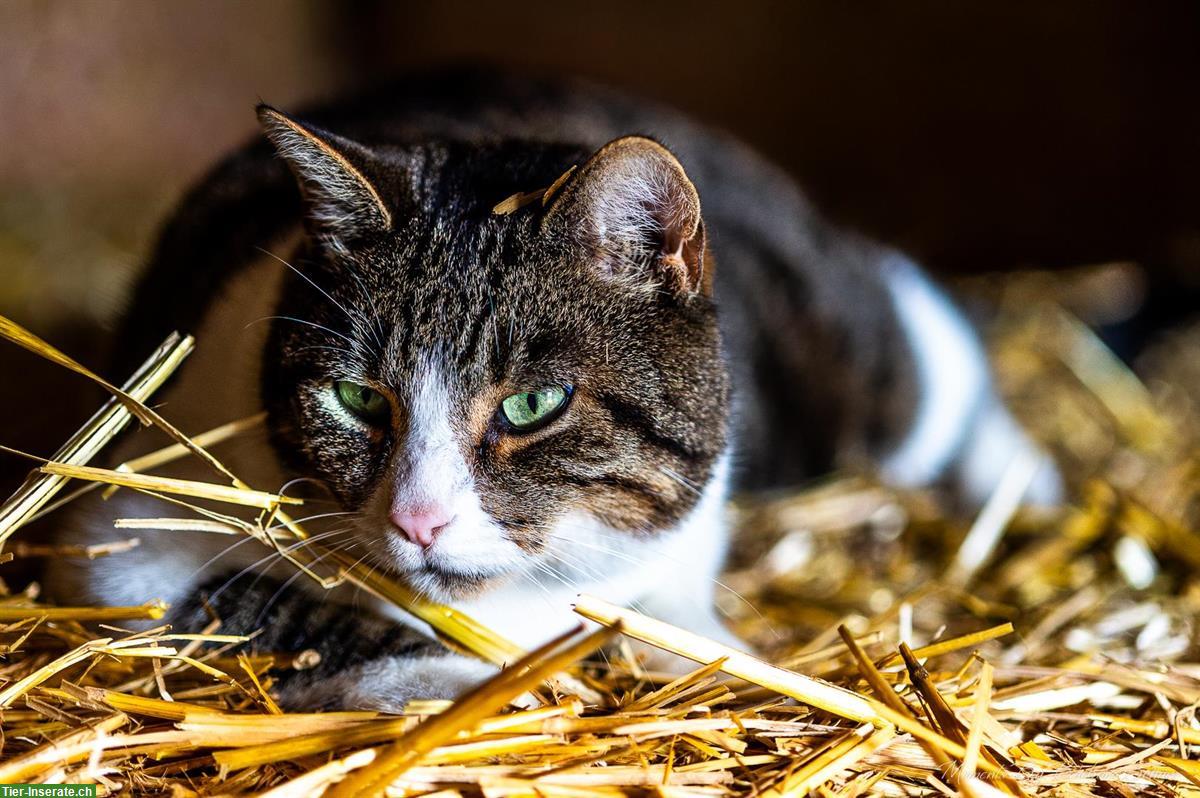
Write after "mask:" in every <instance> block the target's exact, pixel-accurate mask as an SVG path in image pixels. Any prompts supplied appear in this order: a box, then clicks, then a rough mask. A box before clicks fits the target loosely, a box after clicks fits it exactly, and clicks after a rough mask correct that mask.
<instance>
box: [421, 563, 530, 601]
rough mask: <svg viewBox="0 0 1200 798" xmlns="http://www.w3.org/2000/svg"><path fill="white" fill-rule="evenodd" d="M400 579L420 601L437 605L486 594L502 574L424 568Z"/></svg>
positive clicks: (502, 579)
mask: <svg viewBox="0 0 1200 798" xmlns="http://www.w3.org/2000/svg"><path fill="white" fill-rule="evenodd" d="M399 576H400V578H401V579H402V580H403V581H404V582H405V584H407V585H408V586H409V587H410V588H411V589H412V590H413V591H415V592H416V593H417V594H418V595H420V596H421V597H422V598H425V599H427V600H430V601H437V602H454V601H465V600H467V599H472V598H475V597H476V596H479V595H480V594H482V593H486V592H488V591H489V590H490V589H491V588H492V587H494V586H495V585H497V584H499V583H500V582H502V581H504V579H505V577H506V573H505V572H502V571H497V572H493V573H479V572H462V571H453V570H448V569H446V568H440V567H438V566H436V565H425V566H422V567H421V568H417V569H410V570H406V571H403V572H401V573H400V574H399Z"/></svg>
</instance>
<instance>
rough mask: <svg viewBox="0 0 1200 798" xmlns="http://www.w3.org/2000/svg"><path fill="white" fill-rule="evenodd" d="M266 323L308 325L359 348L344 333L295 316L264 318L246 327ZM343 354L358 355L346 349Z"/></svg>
mask: <svg viewBox="0 0 1200 798" xmlns="http://www.w3.org/2000/svg"><path fill="white" fill-rule="evenodd" d="M264 321H293V322H295V323H296V324H306V325H308V326H309V327H314V328H316V329H318V330H321V331H322V332H327V333H329V334H330V335H332V336H334V337H336V338H341V339H342V340H343V341H345V342H346V343H348V344H350V346H352V347H353V346H357V344H356V343H355V341H354V339H353V338H350V337H349V336H346V335H343V334H342V333H340V332H338V331H337V330H331V329H329V328H328V327H326V326H325V325H323V324H317V323H316V322H315V321H309V320H308V319H298V318H296V317H295V316H263V317H262V318H261V319H255V320H254V321H252V322H250V323H249V324H247V325H246V326H247V327H251V326H253V325H255V324H261V323H262V322H264ZM343 352H344V353H345V354H346V355H348V356H350V357H357V355H356V354H355V352H354V350H353V349H346V350H343Z"/></svg>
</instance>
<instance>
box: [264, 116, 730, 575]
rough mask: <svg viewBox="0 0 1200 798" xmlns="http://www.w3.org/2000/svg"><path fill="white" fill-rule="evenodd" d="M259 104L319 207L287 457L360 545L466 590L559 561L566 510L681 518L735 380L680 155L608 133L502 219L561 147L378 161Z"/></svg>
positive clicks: (276, 419)
mask: <svg viewBox="0 0 1200 798" xmlns="http://www.w3.org/2000/svg"><path fill="white" fill-rule="evenodd" d="M263 113H264V122H265V123H266V126H267V130H268V134H269V135H270V136H271V138H272V140H273V141H275V143H276V145H277V146H278V147H279V148H280V150H281V152H282V153H283V154H284V155H285V157H286V158H287V159H288V160H289V163H290V165H291V166H292V167H293V169H294V170H295V171H296V172H297V174H298V175H299V176H300V177H301V179H302V180H303V181H305V182H304V185H305V189H306V195H307V196H308V198H309V201H310V205H311V206H312V208H313V213H314V218H313V220H312V223H311V225H310V230H311V231H312V236H311V238H310V240H309V241H308V243H306V244H305V245H304V246H303V247H302V249H301V252H300V253H299V254H298V256H297V258H296V259H295V260H294V261H293V263H294V265H295V267H296V269H297V270H298V272H299V273H302V274H303V275H304V276H303V277H301V276H298V275H292V276H291V277H290V279H289V282H288V283H287V287H286V289H285V291H284V295H283V297H282V299H281V307H280V309H279V316H280V317H289V318H280V319H278V320H276V321H275V323H274V327H273V330H272V334H271V339H270V343H269V345H268V349H267V352H266V362H265V368H264V397H265V400H266V404H267V407H268V410H269V412H270V417H271V427H272V430H273V434H274V438H275V441H276V443H277V445H278V446H279V448H280V451H281V453H282V454H283V455H284V456H285V457H286V458H287V459H289V460H290V461H291V463H292V464H293V465H294V466H295V467H296V468H297V469H298V470H299V471H300V472H301V473H302V474H303V475H305V476H311V477H315V478H317V479H319V480H320V481H321V482H323V483H324V484H326V485H327V486H328V487H329V488H330V489H331V490H332V491H333V492H334V494H335V495H336V496H337V498H338V499H339V501H340V502H341V503H342V504H343V505H344V507H345V508H346V509H347V510H351V511H354V512H355V513H356V514H357V515H356V517H355V521H354V524H355V526H354V535H355V537H356V538H357V543H358V547H357V549H356V550H355V551H354V552H352V553H353V554H355V556H367V557H368V558H369V559H371V560H373V561H374V562H375V563H377V564H382V565H383V566H384V567H387V568H389V569H390V570H392V571H394V572H395V573H398V574H399V575H401V576H402V577H403V578H404V579H405V580H406V581H407V582H408V583H409V584H410V585H412V586H413V587H415V588H417V589H418V590H421V591H423V592H426V593H427V594H429V595H432V596H435V597H458V596H463V595H466V594H470V593H473V592H475V591H478V590H480V589H483V588H486V587H487V586H488V585H489V584H491V583H493V582H495V581H497V580H501V579H504V578H506V577H508V576H510V575H512V574H513V573H516V572H519V571H522V570H525V569H527V568H529V567H531V565H532V563H533V561H534V560H536V558H538V557H539V556H541V555H542V554H543V553H544V552H545V551H546V550H547V548H548V547H549V546H552V545H559V546H565V547H567V548H570V546H571V532H572V527H571V524H572V520H571V519H578V518H580V517H588V518H590V519H592V520H594V521H597V522H599V523H601V524H603V525H604V526H605V527H607V528H610V529H612V530H615V531H616V532H617V533H628V534H630V535H652V534H655V533H657V532H660V531H662V530H665V529H668V528H670V527H672V526H673V525H675V524H676V523H678V522H679V521H680V520H681V519H683V518H684V517H685V516H686V515H687V514H688V512H689V511H690V510H691V509H692V507H693V506H694V505H695V504H696V502H697V500H698V498H699V496H700V492H701V491H702V489H703V487H704V486H705V485H706V484H707V483H708V481H709V479H710V477H711V475H712V470H713V466H714V463H715V461H716V459H717V458H718V456H719V455H720V453H721V452H722V451H723V449H724V445H725V416H726V409H727V404H728V397H727V394H728V385H727V378H726V373H725V368H724V365H723V363H722V361H721V355H720V342H719V337H718V332H717V325H716V318H715V311H714V307H713V304H712V301H711V298H710V296H709V290H708V285H709V280H710V275H709V274H708V273H707V272H706V271H705V269H706V268H707V269H711V264H710V263H707V262H705V261H704V244H703V228H702V226H701V225H700V222H699V206H698V202H697V201H696V199H695V192H694V189H692V188H691V185H690V183H687V181H686V177H684V176H683V172H682V170H681V169H679V168H678V164H677V163H675V161H674V159H673V158H672V157H671V156H670V155H669V153H667V152H666V151H665V150H663V149H662V148H661V147H658V145H655V144H653V143H652V142H649V141H647V140H645V139H624V140H621V141H619V142H617V143H615V144H613V145H609V147H606V148H605V149H604V150H601V151H600V153H598V154H597V155H595V156H593V157H592V158H591V159H590V160H587V163H586V165H583V166H581V168H580V169H578V170H577V171H576V173H575V174H573V175H571V177H570V178H568V179H567V181H566V182H565V183H564V184H563V185H561V186H560V187H559V188H558V189H557V190H556V191H555V192H554V194H553V195H552V196H550V197H549V199H548V201H547V202H546V203H545V205H543V202H542V200H541V199H540V198H538V199H537V200H535V201H534V202H532V203H529V204H527V205H525V206H524V207H521V208H518V209H516V210H515V211H513V212H511V213H507V214H497V213H493V212H492V207H493V206H494V205H495V204H496V203H497V202H499V201H500V200H501V199H503V198H504V197H505V196H507V194H510V193H512V192H513V191H515V190H523V189H525V190H527V189H535V188H539V187H545V186H547V185H549V184H550V183H551V182H553V181H554V179H555V178H556V177H557V176H558V175H559V174H560V173H561V171H562V165H563V160H564V157H567V163H568V164H569V163H570V158H569V156H565V155H564V153H562V152H558V153H554V152H539V153H528V152H523V151H522V149H521V148H520V147H518V148H516V149H515V150H514V149H513V148H512V147H504V146H497V147H493V148H489V149H486V150H481V149H477V148H467V147H463V146H461V145H459V146H437V147H427V148H423V149H420V150H415V149H412V150H406V151H404V152H403V153H400V152H398V151H396V152H392V153H390V154H389V153H368V152H367V151H366V150H364V149H362V148H359V147H357V146H355V145H352V144H351V143H349V142H346V141H344V140H340V139H337V138H336V137H333V136H330V135H329V134H324V133H320V132H318V131H313V130H311V129H307V128H302V127H300V126H299V125H298V124H297V123H295V122H293V121H291V120H288V119H287V118H285V117H282V116H279V115H275V112H272V111H269V110H267V111H264V112H263ZM368 175H370V177H368ZM547 176H548V177H547ZM310 281H311V282H310Z"/></svg>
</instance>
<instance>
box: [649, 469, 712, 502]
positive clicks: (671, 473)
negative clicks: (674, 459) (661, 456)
mask: <svg viewBox="0 0 1200 798" xmlns="http://www.w3.org/2000/svg"><path fill="white" fill-rule="evenodd" d="M658 470H659V471H661V472H662V473H663V474H665V475H667V477H669V478H670V479H672V480H674V481H676V482H678V483H679V484H680V485H683V486H684V487H685V488H687V489H688V490H690V491H691V492H692V493H695V494H696V495H700V492H701V491H700V486H699V485H697V484H696V483H695V482H693V481H692V480H690V479H688V478H687V477H685V476H684V475H683V474H680V473H679V472H678V471H676V470H674V469H673V468H669V467H667V466H659V467H658Z"/></svg>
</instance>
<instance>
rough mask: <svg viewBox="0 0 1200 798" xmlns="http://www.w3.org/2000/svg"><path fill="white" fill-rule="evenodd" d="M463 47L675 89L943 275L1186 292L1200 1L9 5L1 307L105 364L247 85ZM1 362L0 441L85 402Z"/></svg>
mask: <svg viewBox="0 0 1200 798" xmlns="http://www.w3.org/2000/svg"><path fill="white" fill-rule="evenodd" d="M464 61H470V62H483V63H492V64H497V65H515V66H520V67H526V68H531V69H534V70H542V71H552V72H571V73H579V74H583V75H588V76H591V77H594V78H598V79H601V80H603V81H606V82H609V83H613V84H616V85H619V86H623V87H627V88H628V89H630V90H633V91H636V92H639V93H642V94H644V95H648V96H650V97H653V98H657V99H660V100H665V101H668V102H670V103H673V104H675V105H677V106H679V107H681V108H683V109H685V110H688V111H690V112H692V113H694V114H695V115H697V116H699V117H701V118H703V119H705V120H707V121H709V122H711V123H713V124H715V125H719V126H722V127H725V128H727V129H730V130H732V131H734V132H736V133H738V134H739V135H741V136H742V137H743V138H745V139H747V140H748V141H750V142H751V143H753V144H755V145H756V146H757V147H759V148H760V149H761V150H763V151H764V152H765V153H767V154H768V155H770V156H771V157H773V158H774V159H776V160H777V161H778V162H780V163H781V164H783V165H784V166H786V167H787V168H788V169H790V170H791V171H792V172H793V173H794V174H795V175H796V176H797V177H798V178H800V180H801V181H802V183H803V185H804V186H805V187H806V188H807V190H808V191H809V193H810V194H811V195H812V197H813V198H814V199H815V200H816V202H817V204H818V205H819V206H820V207H821V208H823V209H824V210H825V211H826V213H827V214H828V215H830V216H831V217H833V218H834V219H836V220H837V221H839V222H841V223H843V224H845V225H848V226H852V227H855V228H858V229H860V230H862V231H864V232H866V233H868V234H870V235H872V236H875V237H877V238H880V239H882V240H884V241H887V242H890V243H893V244H896V245H898V246H901V247H903V248H905V249H907V250H908V251H909V252H911V253H912V254H914V255H915V256H917V257H918V258H919V259H921V260H922V261H923V262H925V263H926V264H927V265H928V266H929V267H930V268H931V269H933V270H934V271H935V272H938V273H940V274H942V275H947V276H957V275H964V274H977V273H980V272H990V271H995V270H1009V269H1014V268H1040V269H1053V268H1064V267H1069V266H1077V265H1081V264H1088V263H1095V262H1108V261H1129V262H1132V263H1136V264H1138V265H1139V267H1138V268H1139V271H1138V272H1137V274H1138V275H1139V278H1138V281H1137V285H1138V286H1140V287H1139V291H1140V295H1142V296H1144V298H1145V303H1146V305H1145V307H1147V308H1150V309H1152V313H1151V314H1150V317H1151V318H1153V319H1154V320H1155V323H1157V321H1159V320H1166V319H1170V318H1175V317H1182V316H1185V315H1187V314H1189V313H1190V312H1191V310H1192V308H1193V307H1194V306H1195V300H1196V298H1197V296H1198V294H1197V290H1196V286H1195V285H1193V280H1194V278H1195V276H1196V275H1198V274H1200V103H1198V102H1197V96H1196V89H1197V86H1198V85H1200V3H1196V2H1178V3H1171V2H1155V3H1140V2H1134V1H1133V0H1130V1H1129V2H1112V1H1107V0H1064V1H1062V2H1056V3H1042V2H1013V0H987V1H986V2H983V1H981V2H973V3H945V2H922V1H920V0H910V1H909V2H904V3H875V2H857V3H833V2H822V3H816V2H758V1H757V0H742V2H739V3H737V4H735V5H730V4H728V3H725V2H699V1H697V0H693V1H692V2H682V0H672V1H671V2H657V3H645V2H635V1H634V0H610V2H606V3H602V4H589V5H586V6H585V5H583V4H569V3H562V2H549V0H527V1H526V2H523V3H519V4H515V3H487V4H485V3H456V2H412V3H399V2H382V1H381V0H365V1H363V2H355V3H346V2H318V1H316V0H308V1H295V2H290V1H287V0H262V1H261V2H239V1H237V0H204V1H203V2H200V1H198V0H177V1H176V2H169V3H168V2H150V1H149V0H130V1H127V2H104V3H101V2H83V1H82V0H73V1H68V0H5V2H4V3H3V4H0V186H2V188H3V190H2V191H0V313H3V314H6V315H9V316H11V317H13V318H15V319H16V320H17V321H19V322H21V323H23V324H25V325H27V326H29V327H31V328H32V329H34V330H36V331H37V332H39V333H40V334H42V335H43V336H45V337H47V338H48V339H50V340H51V341H53V342H55V343H57V344H59V345H60V346H61V347H62V348H64V349H66V350H67V351H68V352H70V353H72V354H74V355H77V356H78V357H79V358H80V359H82V360H83V361H84V362H86V363H89V364H91V365H94V366H97V367H102V366H103V362H104V353H103V349H104V342H105V337H104V334H103V333H104V332H105V331H106V330H107V329H109V328H110V325H111V323H112V320H113V318H114V316H115V314H117V313H118V312H119V311H120V309H121V306H122V297H123V296H124V294H125V291H126V289H127V287H128V285H129V284H130V281H131V279H132V278H133V276H134V275H135V274H136V271H137V268H138V265H139V262H140V260H141V257H142V255H143V253H145V252H146V251H147V249H148V247H149V245H150V242H151V240H152V237H153V234H154V231H155V228H156V225H157V224H158V223H159V221H160V219H161V218H162V217H163V215H164V214H165V213H166V212H167V211H168V209H169V208H170V206H171V205H172V203H173V202H174V200H175V199H176V198H177V197H178V195H179V194H180V192H181V191H182V190H183V188H184V187H185V186H186V185H187V184H188V183H189V182H190V181H191V180H193V179H195V178H196V177H198V176H199V175H200V174H201V173H202V172H203V171H204V170H205V168H206V167H207V166H208V165H209V164H210V163H211V162H213V161H214V159H216V158H217V157H219V156H220V155H221V154H222V153H223V152H225V151H226V150H228V149H229V148H231V147H233V146H235V145H237V144H238V143H239V142H240V141H242V140H243V139H244V138H246V137H247V136H249V135H251V134H252V133H253V132H254V127H255V125H254V117H253V113H252V109H253V106H254V104H255V102H257V101H258V100H259V98H262V99H265V100H268V101H270V102H271V103H273V104H277V105H280V106H282V107H284V108H288V107H295V106H296V105H298V104H303V103H307V102H310V101H313V100H319V99H321V98H326V97H330V96H333V95H335V94H336V93H337V92H338V91H339V90H340V89H342V88H344V87H353V86H358V85H361V84H363V83H365V82H370V81H377V80H381V79H383V78H385V77H386V76H388V75H390V74H393V73H395V72H397V71H401V70H404V69H407V68H412V67H417V66H428V65H431V64H437V63H462V62H464ZM1119 285H1121V286H1126V287H1127V286H1128V285H1129V283H1119ZM1115 290H1118V291H1125V290H1127V288H1118V289H1115ZM1145 318H1146V314H1145V313H1144V314H1143V315H1142V316H1140V317H1138V318H1137V319H1134V320H1131V321H1128V322H1126V323H1127V324H1129V325H1135V326H1136V325H1138V324H1144V323H1145V322H1144V319H1145ZM0 374H2V375H4V377H3V378H0V382H2V383H3V384H4V385H5V389H4V390H2V391H0V413H3V414H4V417H5V418H7V419H15V421H14V422H13V423H6V429H5V431H4V442H5V443H8V444H11V445H15V446H19V447H23V448H27V449H29V450H32V451H35V452H38V453H40V454H48V453H49V451H50V450H52V449H53V444H54V443H55V442H56V441H58V440H61V437H62V432H63V431H65V430H64V429H63V427H64V425H65V426H69V425H70V424H72V423H74V422H75V421H76V420H78V419H81V418H82V417H83V416H84V415H86V414H87V413H88V412H89V410H90V408H92V407H94V404H93V402H94V400H95V398H96V395H95V394H92V393H90V392H89V391H88V390H87V389H86V387H81V385H80V383H79V381H78V380H75V379H74V378H70V377H65V376H64V375H63V374H61V373H59V372H58V371H57V370H54V369H53V368H52V367H48V366H44V365H42V364H41V363H40V362H38V361H36V360H34V359H33V358H32V357H26V356H25V355H23V354H21V353H18V352H15V351H13V348H12V347H9V346H7V345H5V346H3V347H0ZM115 376H118V377H120V376H123V375H115ZM8 465H9V463H8V462H7V460H6V461H5V462H4V463H3V465H0V469H3V468H7V467H8ZM15 465H16V466H17V467H19V469H21V470H23V469H24V468H25V467H26V466H25V464H23V463H18V464H15ZM3 475H4V474H3V472H2V471H0V476H3ZM7 482H8V480H5V483H7Z"/></svg>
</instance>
